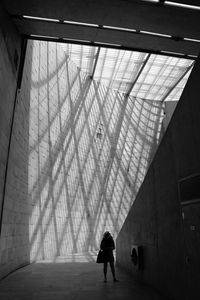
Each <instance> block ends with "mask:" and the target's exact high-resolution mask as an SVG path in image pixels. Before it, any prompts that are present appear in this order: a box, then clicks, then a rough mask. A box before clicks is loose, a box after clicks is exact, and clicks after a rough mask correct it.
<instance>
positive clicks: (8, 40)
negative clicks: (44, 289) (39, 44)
mask: <svg viewBox="0 0 200 300" xmlns="http://www.w3.org/2000/svg"><path fill="white" fill-rule="evenodd" d="M20 47H21V40H20V37H19V35H18V33H17V31H16V29H15V28H14V26H13V25H12V23H11V22H10V20H9V17H8V15H7V14H6V12H5V10H4V8H3V7H2V6H1V4H0V214H1V213H2V206H3V202H4V181H5V173H6V162H7V156H8V145H9V135H10V128H11V120H12V114H13V105H14V100H15V93H16V87H17V74H18V68H19V60H20ZM4 211H5V213H4V214H3V216H2V214H1V216H0V221H1V218H2V217H3V218H4V221H5V220H6V221H7V222H9V223H12V222H13V221H14V218H15V216H14V211H13V208H11V207H10V208H8V207H5V206H4ZM11 235H12V232H11V227H10V226H8V227H7V228H5V227H4V226H2V232H1V236H0V277H1V276H2V275H4V274H6V273H8V272H9V271H10V270H11V269H13V268H14V267H16V265H17V263H14V262H13V255H14V253H13V252H14V249H13V250H12V249H11V239H10V237H11Z"/></svg>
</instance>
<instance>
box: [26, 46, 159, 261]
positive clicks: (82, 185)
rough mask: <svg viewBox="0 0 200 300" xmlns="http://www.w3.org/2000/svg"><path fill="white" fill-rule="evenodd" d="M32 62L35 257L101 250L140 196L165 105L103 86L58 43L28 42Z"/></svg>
mask: <svg viewBox="0 0 200 300" xmlns="http://www.w3.org/2000/svg"><path fill="white" fill-rule="evenodd" d="M28 62H29V64H28ZM30 64H31V72H30V70H27V69H26V66H27V65H30ZM26 66H25V70H24V78H23V86H22V92H23V89H26V86H27V83H28V81H31V82H30V85H31V88H30V99H27V103H26V105H30V107H29V111H30V113H29V151H28V199H27V201H28V202H29V206H30V217H29V240H30V255H31V260H37V259H42V258H50V257H51V258H52V257H56V256H58V255H66V254H67V253H78V252H87V251H92V250H96V249H98V247H99V242H100V239H101V238H102V234H103V232H104V231H105V230H109V231H111V233H112V234H113V236H114V238H116V237H117V234H118V232H119V230H120V229H121V227H122V224H123V222H124V220H125V218H126V216H127V213H128V211H129V209H130V207H131V205H132V203H133V201H134V199H135V196H136V194H137V191H138V189H139V187H140V185H141V183H142V181H143V179H144V176H145V174H146V171H147V168H148V166H149V163H150V161H151V158H152V156H153V154H154V152H155V150H156V148H157V145H158V142H159V139H160V131H161V122H162V118H163V110H162V104H161V103H160V102H156V101H150V102H147V101H144V100H139V99H135V98H133V97H126V96H125V95H124V94H120V93H118V92H115V91H112V90H111V89H109V88H106V87H104V86H101V85H100V84H99V83H97V82H95V81H93V80H91V79H90V78H89V77H87V76H86V74H84V73H82V72H81V71H80V69H78V68H77V67H76V65H75V64H74V63H73V62H71V61H70V58H69V57H67V56H66V54H65V53H64V52H63V49H62V48H61V47H60V45H59V44H56V43H47V42H37V41H34V42H29V44H28V49H27V56H26ZM27 72H29V73H30V76H29V75H27Z"/></svg>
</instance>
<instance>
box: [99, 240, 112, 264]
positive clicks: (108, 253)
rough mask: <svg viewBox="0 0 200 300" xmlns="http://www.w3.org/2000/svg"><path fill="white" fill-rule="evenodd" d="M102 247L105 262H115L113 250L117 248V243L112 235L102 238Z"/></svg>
mask: <svg viewBox="0 0 200 300" xmlns="http://www.w3.org/2000/svg"><path fill="white" fill-rule="evenodd" d="M100 249H101V250H103V257H104V261H105V262H114V256H113V250H114V249H115V243H114V240H113V238H112V236H111V235H109V236H108V237H104V238H103V239H102V241H101V245H100Z"/></svg>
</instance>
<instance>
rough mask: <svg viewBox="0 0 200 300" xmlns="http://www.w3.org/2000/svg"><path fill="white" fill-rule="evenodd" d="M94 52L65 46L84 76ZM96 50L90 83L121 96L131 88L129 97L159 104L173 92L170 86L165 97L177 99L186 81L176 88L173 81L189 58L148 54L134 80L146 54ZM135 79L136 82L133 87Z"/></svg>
mask: <svg viewBox="0 0 200 300" xmlns="http://www.w3.org/2000/svg"><path fill="white" fill-rule="evenodd" d="M98 49H99V47H94V46H93V47H92V46H86V45H78V44H67V46H66V52H67V54H68V56H69V58H70V60H71V61H73V62H74V64H75V65H76V66H77V67H79V68H80V69H81V70H82V71H83V72H85V73H86V74H88V75H91V74H92V70H93V66H94V62H95V59H96V55H97V52H98ZM100 49H101V50H100V52H99V55H98V59H97V61H96V68H95V73H94V80H96V81H98V82H100V83H101V84H102V85H104V86H105V87H109V88H111V89H113V90H117V91H119V92H121V93H125V94H126V93H127V92H128V91H129V90H130V87H131V86H132V85H133V89H132V90H131V94H130V95H132V96H134V97H139V98H143V99H144V100H145V99H148V100H157V101H162V99H163V98H164V97H165V95H166V94H167V93H168V91H170V90H171V89H172V90H173V86H175V87H178V88H176V92H174V93H170V95H169V96H170V97H171V98H172V96H173V95H174V97H176V98H177V97H178V96H177V95H179V94H181V91H182V90H183V88H184V86H185V82H186V81H187V79H186V81H184V80H181V82H182V85H181V84H180V83H179V84H177V86H176V83H177V80H178V79H180V78H181V76H183V75H184V72H185V71H186V70H187V69H188V67H189V66H190V65H191V63H192V59H191V60H190V59H185V58H177V57H171V56H166V55H156V54H151V55H150V58H149V60H148V61H147V63H146V64H145V65H144V68H143V69H142V72H141V74H140V75H139V77H138V78H137V74H139V72H140V69H141V68H142V66H143V64H144V63H145V60H146V57H147V53H143V52H139V51H127V50H120V49H113V48H105V47H101V48H100ZM136 78H137V82H136V83H135V84H134V80H135V79H136ZM186 78H188V77H186ZM178 90H180V92H178ZM171 95H172V96H171ZM168 98H169V97H168V96H167V99H168ZM171 98H170V99H171Z"/></svg>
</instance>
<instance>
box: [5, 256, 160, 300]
mask: <svg viewBox="0 0 200 300" xmlns="http://www.w3.org/2000/svg"><path fill="white" fill-rule="evenodd" d="M94 260H95V258H94V257H93V256H92V255H76V256H73V257H72V256H71V257H59V258H57V259H56V260H54V261H41V262H38V263H36V264H32V265H29V266H27V267H24V268H21V269H19V270H17V271H16V272H14V273H12V274H10V275H9V276H7V277H6V278H4V279H3V280H2V281H0V299H1V300H64V299H65V300H86V299H87V300H112V299H113V300H114V299H115V300H122V299H123V300H130V299H134V300H164V299H163V298H162V297H161V296H160V295H159V294H157V292H156V291H154V290H153V289H151V288H149V287H146V286H142V285H139V284H138V283H136V282H134V281H133V280H132V278H131V277H129V276H128V275H127V274H125V273H123V272H122V271H120V270H119V269H117V277H118V279H119V280H120V281H119V282H116V283H114V282H113V281H112V277H111V273H110V269H109V268H108V282H107V283H104V282H103V273H102V265H101V264H100V265H99V264H96V263H95V261H94Z"/></svg>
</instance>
